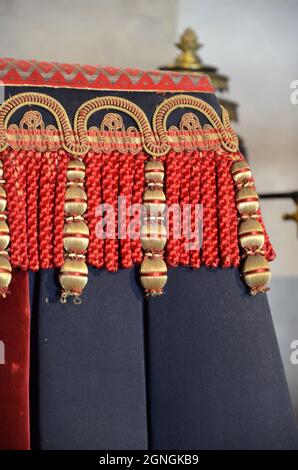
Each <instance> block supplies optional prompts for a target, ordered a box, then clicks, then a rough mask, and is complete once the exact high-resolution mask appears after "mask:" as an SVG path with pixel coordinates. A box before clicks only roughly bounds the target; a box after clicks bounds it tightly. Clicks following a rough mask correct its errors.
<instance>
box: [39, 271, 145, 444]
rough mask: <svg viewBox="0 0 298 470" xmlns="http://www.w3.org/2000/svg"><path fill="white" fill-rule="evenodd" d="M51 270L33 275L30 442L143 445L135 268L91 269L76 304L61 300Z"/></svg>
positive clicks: (140, 332) (140, 322) (141, 347)
mask: <svg viewBox="0 0 298 470" xmlns="http://www.w3.org/2000/svg"><path fill="white" fill-rule="evenodd" d="M56 276H57V273H55V272H54V271H53V270H50V271H41V272H40V273H39V274H37V275H36V277H37V278H36V280H35V300H37V305H35V307H34V308H33V314H32V356H34V357H32V371H31V376H32V383H31V387H32V394H31V399H32V401H33V402H32V430H33V436H32V440H33V447H39V448H40V449H131V448H133V449H146V448H147V415H146V398H145V395H146V394H145V372H144V344H143V326H144V325H143V296H142V293H141V291H140V289H139V287H138V285H137V282H136V279H135V272H134V270H120V271H119V272H118V273H117V274H111V273H108V272H106V271H99V270H96V269H93V268H89V283H88V286H87V287H86V288H85V290H84V296H83V303H82V304H81V305H73V304H72V302H69V305H63V304H61V303H60V301H59V297H58V296H59V292H58V289H59V287H58V283H57V279H55V278H56ZM37 287H38V291H37Z"/></svg>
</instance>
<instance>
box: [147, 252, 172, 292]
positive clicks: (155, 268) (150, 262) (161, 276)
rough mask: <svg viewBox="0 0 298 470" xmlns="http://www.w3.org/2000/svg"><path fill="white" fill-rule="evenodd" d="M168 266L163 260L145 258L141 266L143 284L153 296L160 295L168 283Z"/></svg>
mask: <svg viewBox="0 0 298 470" xmlns="http://www.w3.org/2000/svg"><path fill="white" fill-rule="evenodd" d="M167 278H168V276H167V265H166V263H165V262H164V260H163V259H162V258H159V257H152V258H150V257H145V258H144V261H143V262H142V264H141V283H142V286H143V287H144V289H145V291H146V292H148V293H150V294H151V295H153V296H154V295H160V294H162V292H163V288H164V286H165V284H166V282H167Z"/></svg>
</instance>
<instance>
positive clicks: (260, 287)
mask: <svg viewBox="0 0 298 470" xmlns="http://www.w3.org/2000/svg"><path fill="white" fill-rule="evenodd" d="M242 275H243V277H244V280H245V282H246V284H247V285H248V286H249V287H250V290H251V294H252V295H255V294H257V293H258V292H266V290H268V289H267V287H266V285H267V284H268V282H269V281H270V278H271V272H270V268H269V263H268V261H267V260H266V258H265V257H264V256H262V255H258V254H257V255H253V256H248V257H247V258H246V259H245V261H244V264H243V269H242Z"/></svg>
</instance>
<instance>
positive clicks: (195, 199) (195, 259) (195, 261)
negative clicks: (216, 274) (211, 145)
mask: <svg viewBox="0 0 298 470" xmlns="http://www.w3.org/2000/svg"><path fill="white" fill-rule="evenodd" d="M200 166H201V157H200V153H199V152H198V151H195V152H194V153H193V154H192V157H191V178H190V188H189V198H190V203H191V231H192V233H194V232H196V234H197V236H199V233H200V231H199V227H198V226H197V223H200V221H197V222H196V217H197V214H196V208H195V206H196V205H197V204H199V203H200ZM191 243H194V245H195V246H194V248H192V249H191V251H190V264H191V266H192V267H193V268H199V267H200V265H201V260H200V248H199V243H200V240H199V239H198V240H194V239H191Z"/></svg>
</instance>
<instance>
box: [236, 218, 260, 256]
mask: <svg viewBox="0 0 298 470" xmlns="http://www.w3.org/2000/svg"><path fill="white" fill-rule="evenodd" d="M238 236H239V241H240V245H241V246H242V248H243V249H244V250H250V251H257V250H261V248H262V247H263V245H264V243H265V235H264V230H263V227H262V225H261V224H260V222H259V221H258V220H255V219H247V220H244V221H243V222H241V223H240V226H239V230H238Z"/></svg>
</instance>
